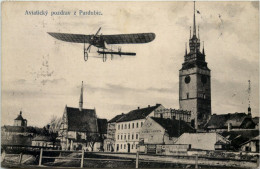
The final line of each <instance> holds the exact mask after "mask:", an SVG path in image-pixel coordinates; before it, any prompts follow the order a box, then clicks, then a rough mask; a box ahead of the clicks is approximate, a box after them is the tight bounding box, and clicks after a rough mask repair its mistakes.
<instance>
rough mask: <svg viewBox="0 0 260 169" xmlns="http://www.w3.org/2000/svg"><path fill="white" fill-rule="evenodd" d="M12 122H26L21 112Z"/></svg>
mask: <svg viewBox="0 0 260 169" xmlns="http://www.w3.org/2000/svg"><path fill="white" fill-rule="evenodd" d="M14 120H26V119H24V118H23V116H22V112H21V111H20V114H19V115H18V116H17V117H16V119H14Z"/></svg>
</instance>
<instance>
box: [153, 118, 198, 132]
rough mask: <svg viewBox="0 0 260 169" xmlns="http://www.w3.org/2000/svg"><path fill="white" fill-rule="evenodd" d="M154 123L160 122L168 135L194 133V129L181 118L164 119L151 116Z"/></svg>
mask: <svg viewBox="0 0 260 169" xmlns="http://www.w3.org/2000/svg"><path fill="white" fill-rule="evenodd" d="M151 119H153V120H154V121H155V122H156V123H158V124H160V125H161V126H162V127H163V128H164V129H166V132H167V133H168V134H169V136H170V137H179V136H180V135H182V134H183V133H194V132H195V129H194V128H193V127H191V126H190V125H189V124H187V123H186V122H185V121H183V120H175V119H165V118H157V117H151Z"/></svg>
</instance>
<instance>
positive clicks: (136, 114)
mask: <svg viewBox="0 0 260 169" xmlns="http://www.w3.org/2000/svg"><path fill="white" fill-rule="evenodd" d="M159 106H161V104H156V105H155V106H148V107H145V108H141V109H140V108H139V109H136V110H132V111H130V112H129V113H127V114H125V115H124V116H122V117H121V118H120V119H118V120H117V122H124V121H132V120H139V119H145V118H146V117H147V116H148V115H149V114H150V113H152V112H153V111H154V110H155V109H157V108H158V107H159Z"/></svg>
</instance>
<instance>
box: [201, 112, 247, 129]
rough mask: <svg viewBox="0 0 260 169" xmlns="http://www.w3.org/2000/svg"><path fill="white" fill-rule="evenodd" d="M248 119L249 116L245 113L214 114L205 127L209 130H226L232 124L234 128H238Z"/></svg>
mask: <svg viewBox="0 0 260 169" xmlns="http://www.w3.org/2000/svg"><path fill="white" fill-rule="evenodd" d="M246 118H248V115H247V114H245V113H228V114H219V115H216V114H214V115H212V116H211V118H210V120H209V121H208V123H207V124H206V125H205V127H206V128H208V129H224V128H227V127H228V124H229V123H231V125H232V127H235V128H238V127H240V126H241V125H242V123H243V121H244V120H245V119H246Z"/></svg>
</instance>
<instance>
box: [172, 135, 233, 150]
mask: <svg viewBox="0 0 260 169" xmlns="http://www.w3.org/2000/svg"><path fill="white" fill-rule="evenodd" d="M220 142H221V145H225V147H228V145H229V144H230V141H229V140H228V139H227V138H225V137H223V136H222V135H220V134H218V133H184V134H182V135H181V136H180V137H179V138H178V139H177V141H176V142H175V144H190V145H191V149H198V150H215V149H216V148H217V149H219V148H220V147H218V146H216V145H219V143H220Z"/></svg>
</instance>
